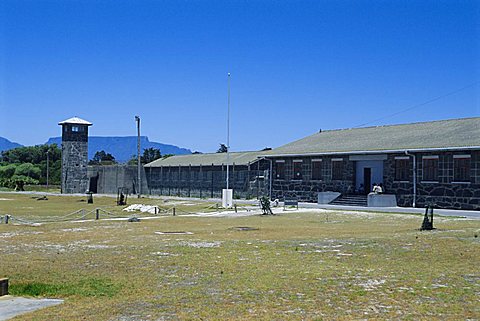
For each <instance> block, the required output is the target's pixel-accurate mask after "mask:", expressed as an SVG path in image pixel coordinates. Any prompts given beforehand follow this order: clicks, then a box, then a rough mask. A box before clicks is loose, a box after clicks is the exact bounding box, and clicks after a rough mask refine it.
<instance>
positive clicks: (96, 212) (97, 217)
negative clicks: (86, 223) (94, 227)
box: [95, 208, 100, 220]
mask: <svg viewBox="0 0 480 321" xmlns="http://www.w3.org/2000/svg"><path fill="white" fill-rule="evenodd" d="M99 218H100V210H99V209H98V208H97V209H95V219H96V220H98V219H99Z"/></svg>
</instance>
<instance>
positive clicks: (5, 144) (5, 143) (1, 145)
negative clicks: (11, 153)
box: [0, 137, 22, 152]
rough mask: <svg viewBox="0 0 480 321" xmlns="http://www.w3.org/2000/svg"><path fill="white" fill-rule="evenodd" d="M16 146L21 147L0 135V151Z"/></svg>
mask: <svg viewBox="0 0 480 321" xmlns="http://www.w3.org/2000/svg"><path fill="white" fill-rule="evenodd" d="M16 147H22V145H20V144H17V143H14V142H11V141H9V140H8V139H6V138H3V137H0V152H2V151H4V150H9V149H12V148H16Z"/></svg>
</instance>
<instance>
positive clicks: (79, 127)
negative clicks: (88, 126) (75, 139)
mask: <svg viewBox="0 0 480 321" xmlns="http://www.w3.org/2000/svg"><path fill="white" fill-rule="evenodd" d="M84 130H85V128H84V127H83V126H72V132H76V133H78V132H83V131H84Z"/></svg>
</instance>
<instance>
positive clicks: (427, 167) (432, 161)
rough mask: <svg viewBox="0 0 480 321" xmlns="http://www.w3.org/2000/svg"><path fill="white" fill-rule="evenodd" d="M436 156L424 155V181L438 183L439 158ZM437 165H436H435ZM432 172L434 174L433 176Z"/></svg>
mask: <svg viewBox="0 0 480 321" xmlns="http://www.w3.org/2000/svg"><path fill="white" fill-rule="evenodd" d="M438 158H439V157H438V155H435V156H422V182H423V183H438V182H439V178H438V174H439V159H438ZM433 165H435V166H433ZM430 174H433V175H432V176H431V175H430Z"/></svg>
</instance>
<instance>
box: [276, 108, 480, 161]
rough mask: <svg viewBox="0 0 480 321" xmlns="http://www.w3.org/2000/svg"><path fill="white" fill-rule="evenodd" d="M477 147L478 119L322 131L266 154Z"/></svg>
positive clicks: (479, 134) (479, 133)
mask: <svg viewBox="0 0 480 321" xmlns="http://www.w3.org/2000/svg"><path fill="white" fill-rule="evenodd" d="M479 146H480V117H475V118H463V119H451V120H440V121H431V122H422V123H412V124H402V125H389V126H377V127H364V128H350V129H340V130H326V131H321V132H319V133H316V134H313V135H311V136H308V137H305V138H302V139H300V140H297V141H295V142H292V143H289V144H286V145H283V146H281V147H278V148H275V149H273V150H272V151H270V152H268V156H284V155H285V156H288V155H308V154H310V155H315V154H318V155H321V154H335V153H370V152H382V151H383V152H386V151H403V150H413V151H414V150H427V149H452V148H472V147H479Z"/></svg>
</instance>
